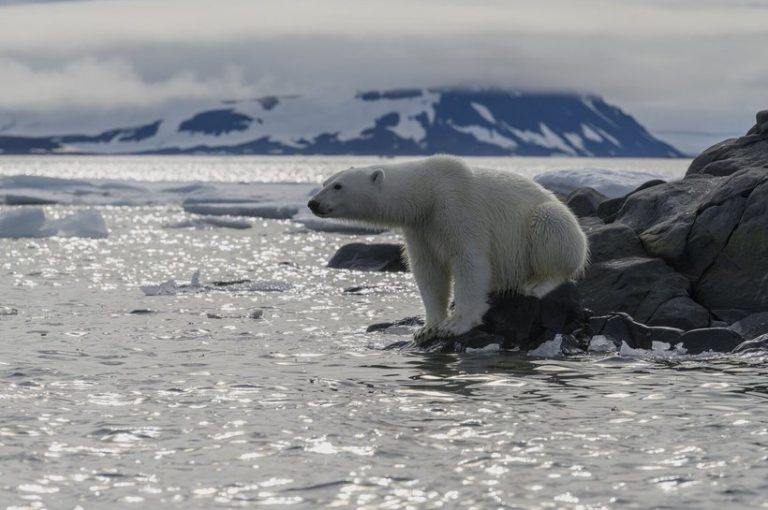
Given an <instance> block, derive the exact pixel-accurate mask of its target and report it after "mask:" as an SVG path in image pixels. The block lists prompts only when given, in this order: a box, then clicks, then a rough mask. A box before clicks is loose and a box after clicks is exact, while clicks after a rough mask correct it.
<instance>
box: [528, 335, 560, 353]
mask: <svg viewBox="0 0 768 510" xmlns="http://www.w3.org/2000/svg"><path fill="white" fill-rule="evenodd" d="M562 345H563V336H562V335H555V338H553V339H552V340H547V341H546V342H544V343H543V344H541V345H539V346H538V347H536V348H535V349H531V350H530V351H528V356H536V357H538V358H556V357H559V356H562V355H563V350H562Z"/></svg>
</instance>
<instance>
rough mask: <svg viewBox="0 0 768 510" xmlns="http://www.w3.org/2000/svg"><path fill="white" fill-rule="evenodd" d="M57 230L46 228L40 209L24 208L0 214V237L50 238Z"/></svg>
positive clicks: (43, 215)
mask: <svg viewBox="0 0 768 510" xmlns="http://www.w3.org/2000/svg"><path fill="white" fill-rule="evenodd" d="M55 233H56V230H53V229H51V228H48V227H46V222H45V213H44V212H43V210H42V209H40V208H39V207H23V208H20V209H12V210H10V211H8V212H5V213H2V214H0V237H14V238H18V237H50V236H52V235H54V234H55Z"/></svg>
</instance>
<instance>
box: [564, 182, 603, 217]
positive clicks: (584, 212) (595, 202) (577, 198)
mask: <svg viewBox="0 0 768 510" xmlns="http://www.w3.org/2000/svg"><path fill="white" fill-rule="evenodd" d="M607 198H608V197H607V196H605V195H603V194H602V193H600V192H599V191H597V190H595V189H593V188H587V187H584V188H576V189H575V190H573V191H572V192H571V193H570V194H569V195H568V198H566V200H565V204H566V205H567V206H568V207H570V209H571V211H573V214H575V215H576V216H578V217H584V216H595V215H596V214H597V207H598V206H599V205H600V203H601V202H604V201H605V200H606V199H607Z"/></svg>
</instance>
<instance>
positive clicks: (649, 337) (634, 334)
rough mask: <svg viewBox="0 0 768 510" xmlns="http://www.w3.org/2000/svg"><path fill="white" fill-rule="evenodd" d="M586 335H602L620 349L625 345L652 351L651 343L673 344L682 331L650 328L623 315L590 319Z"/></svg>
mask: <svg viewBox="0 0 768 510" xmlns="http://www.w3.org/2000/svg"><path fill="white" fill-rule="evenodd" d="M586 333H587V335H588V336H590V337H593V336H596V335H603V336H605V337H606V338H608V339H609V340H611V342H613V344H614V345H615V346H616V349H617V350H618V349H620V348H621V346H622V344H623V343H626V344H627V345H628V346H629V347H631V348H632V349H652V348H653V342H664V343H668V344H674V343H677V342H679V341H680V337H681V336H682V334H683V330H681V329H677V328H670V327H663V326H656V327H650V326H646V325H645V324H641V323H639V322H637V321H635V320H634V319H633V318H632V317H631V316H629V315H627V314H625V313H614V314H610V315H605V316H595V317H590V319H589V322H588V330H587V332H586Z"/></svg>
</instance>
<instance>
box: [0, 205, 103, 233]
mask: <svg viewBox="0 0 768 510" xmlns="http://www.w3.org/2000/svg"><path fill="white" fill-rule="evenodd" d="M108 235H109V231H108V230H107V226H106V225H105V223H104V218H103V217H102V216H101V213H99V212H98V211H95V210H86V211H79V212H76V213H74V214H72V215H70V216H66V217H64V218H61V219H59V220H46V218H45V213H44V212H43V210H42V209H40V208H39V207H22V208H19V209H13V210H11V211H8V212H6V213H3V214H0V237H16V238H18V237H52V236H62V237H90V238H93V239H101V238H104V237H107V236H108Z"/></svg>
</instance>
